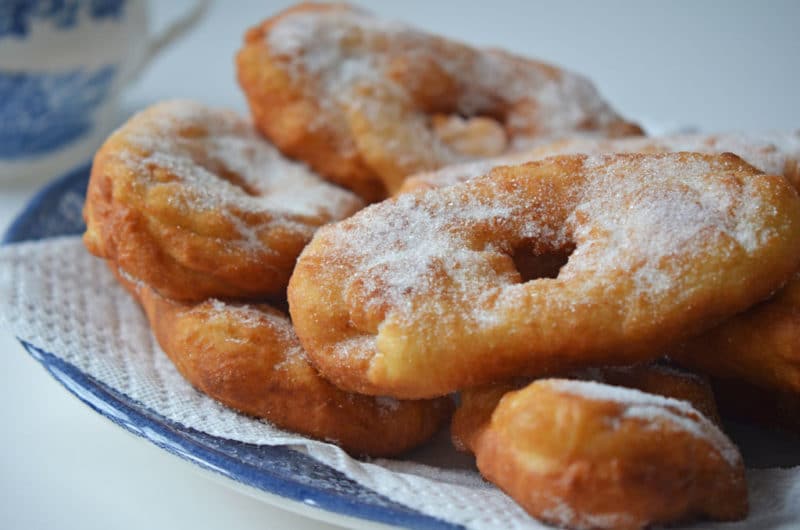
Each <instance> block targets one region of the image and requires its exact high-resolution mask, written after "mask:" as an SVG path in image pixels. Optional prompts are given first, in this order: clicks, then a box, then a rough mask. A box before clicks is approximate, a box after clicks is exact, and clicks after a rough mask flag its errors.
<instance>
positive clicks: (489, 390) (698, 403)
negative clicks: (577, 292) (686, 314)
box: [450, 363, 721, 452]
mask: <svg viewBox="0 0 800 530" xmlns="http://www.w3.org/2000/svg"><path fill="white" fill-rule="evenodd" d="M567 377H568V378H570V379H572V378H575V379H580V380H585V381H596V382H599V383H605V384H608V385H613V386H621V387H625V388H634V389H636V390H640V391H642V392H647V393H648V394H656V395H659V396H664V397H669V398H673V399H678V400H681V401H686V402H688V403H690V404H691V405H692V406H693V407H694V408H695V409H696V410H697V411H698V412H700V413H701V414H702V415H703V416H705V417H706V418H708V419H709V420H711V421H712V422H713V423H714V424H715V425H721V420H720V417H719V413H718V411H717V404H716V400H715V399H714V393H713V391H712V390H711V385H710V384H709V382H708V381H707V380H706V379H705V378H703V377H702V376H699V375H697V374H694V373H692V372H688V371H686V370H681V369H679V368H676V367H673V366H669V365H666V364H662V363H645V364H636V365H633V366H604V367H597V368H587V369H585V370H581V371H578V372H573V373H570V374H567ZM530 383H531V380H530V379H525V378H521V379H515V380H512V381H507V382H504V383H496V384H493V385H487V386H483V387H477V388H470V389H466V390H462V391H461V392H460V395H459V397H460V402H459V406H458V408H457V409H456V412H455V414H453V419H452V422H451V424H450V434H451V438H452V441H453V445H454V446H455V447H456V449H458V450H459V451H468V452H474V449H473V448H474V446H475V442H476V440H477V438H478V437H479V436H480V435H481V433H482V432H483V430H484V429H485V428H486V427H487V426H488V425H489V422H490V421H491V417H492V413H493V412H494V409H495V408H497V404H498V403H499V402H500V400H501V399H502V398H503V396H504V395H505V394H507V393H509V392H511V391H514V390H519V389H520V388H523V387H525V386H527V385H528V384H530Z"/></svg>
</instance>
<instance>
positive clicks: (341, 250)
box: [289, 153, 800, 398]
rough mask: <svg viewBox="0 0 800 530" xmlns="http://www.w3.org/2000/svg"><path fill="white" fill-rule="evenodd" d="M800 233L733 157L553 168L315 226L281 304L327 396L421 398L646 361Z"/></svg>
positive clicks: (782, 200)
mask: <svg viewBox="0 0 800 530" xmlns="http://www.w3.org/2000/svg"><path fill="white" fill-rule="evenodd" d="M799 238H800V200H799V199H798V197H797V194H796V193H795V191H794V190H793V189H792V188H791V187H790V186H789V185H788V184H787V182H786V180H785V179H783V178H782V177H780V176H770V175H764V174H762V173H760V172H759V171H758V170H756V169H755V168H753V167H752V166H750V165H748V164H746V163H745V162H743V161H742V160H741V159H740V158H738V157H736V156H734V155H731V154H723V155H716V156H712V155H701V154H695V153H676V154H655V155H641V154H639V155H634V154H630V155H622V154H620V155H609V156H594V157H587V156H584V155H574V156H563V157H555V158H550V159H547V160H544V161H540V162H535V163H530V164H526V165H521V166H516V167H501V168H497V169H495V170H494V171H493V172H492V173H490V174H489V175H488V176H486V177H483V178H478V179H474V180H472V181H470V182H467V183H463V184H460V185H456V186H451V187H447V188H441V189H437V190H431V191H428V192H424V193H415V194H405V195H400V196H398V197H396V198H394V199H390V200H387V201H384V202H383V203H380V204H377V205H373V206H371V207H369V208H367V209H365V210H362V211H361V212H359V213H358V214H356V215H355V216H353V217H351V218H349V219H347V220H345V221H341V222H339V223H336V224H333V225H329V226H327V227H323V228H322V229H321V230H320V231H319V232H317V234H316V235H315V237H314V239H313V240H312V242H311V243H310V244H309V246H308V247H306V249H305V250H304V251H303V253H302V255H301V257H300V258H299V260H298V263H297V266H296V268H295V272H294V274H293V276H292V279H291V282H290V285H289V304H290V310H291V314H292V317H293V321H294V324H295V327H296V330H297V333H298V336H299V337H300V340H301V342H302V343H303V346H304V347H305V348H306V351H307V352H308V353H309V355H310V357H311V359H312V361H313V362H314V363H315V365H316V366H317V367H318V368H319V369H320V371H321V372H322V374H323V375H324V376H325V377H327V378H328V379H330V380H331V381H333V382H334V383H335V384H337V385H339V386H340V387H342V388H346V389H349V390H352V391H357V392H361V393H369V394H389V395H394V396H396V397H404V398H421V397H432V396H437V395H443V394H446V393H448V392H450V391H454V390H457V389H461V388H467V387H470V386H478V385H481V384H485V383H490V382H494V381H498V380H502V379H506V378H508V377H511V376H519V375H533V376H535V375H540V374H543V373H564V371H565V370H567V369H570V368H577V367H583V366H595V365H603V364H633V363H636V362H640V361H643V360H647V359H651V358H654V356H656V355H658V354H659V353H660V352H661V351H662V350H663V348H664V347H666V346H667V345H669V344H672V343H674V342H676V341H678V340H681V339H682V338H685V337H688V336H691V335H692V334H696V333H697V332H699V331H702V330H704V329H706V328H708V327H710V326H711V325H713V324H716V323H717V322H719V321H721V320H722V319H724V318H726V317H729V316H731V315H733V314H735V313H737V312H739V311H742V310H744V309H745V308H747V307H749V306H750V305H752V304H753V303H754V302H756V301H758V300H761V299H763V298H765V297H767V296H768V295H769V294H770V292H772V291H773V290H774V289H776V288H777V287H779V286H780V285H781V284H782V283H783V282H785V281H786V280H787V278H789V276H790V275H791V274H792V273H793V272H794V270H796V268H797V266H798V260H800V245H798V241H799V240H800V239H799ZM554 255H555V256H562V255H563V256H566V255H568V256H569V259H568V261H566V263H565V264H563V266H561V267H560V269H558V270H556V271H555V273H553V274H551V275H550V276H551V277H538V278H537V277H525V276H523V275H521V273H520V272H521V271H522V272H523V273H527V269H529V268H530V265H529V264H528V265H525V266H524V267H523V266H520V267H518V266H516V265H515V261H516V262H518V263H525V262H531V261H532V262H535V261H536V259H535V258H536V257H538V256H549V257H552V256H554ZM522 258H525V259H522ZM531 258H534V259H531ZM552 276H555V277H552ZM525 280H530V281H525Z"/></svg>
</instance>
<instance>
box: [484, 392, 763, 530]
mask: <svg viewBox="0 0 800 530" xmlns="http://www.w3.org/2000/svg"><path fill="white" fill-rule="evenodd" d="M474 451H475V455H476V460H477V465H478V469H480V471H481V474H483V476H484V477H486V478H487V479H488V480H490V481H491V482H493V483H495V484H496V485H497V486H499V487H500V488H501V489H503V490H504V491H505V492H506V493H508V494H509V495H510V496H511V497H513V498H514V500H516V501H517V502H518V503H519V504H520V506H522V507H523V508H524V509H525V510H526V511H527V512H528V513H530V514H531V515H532V516H533V517H536V518H537V519H541V520H543V521H546V522H548V523H551V524H555V525H558V526H561V527H568V528H576V529H606V528H608V529H615V530H628V529H630V530H633V529H639V528H643V527H644V526H647V525H650V524H653V523H668V522H675V521H679V520H685V519H689V518H694V517H707V518H711V519H720V520H735V519H741V518H744V517H745V516H746V515H747V510H748V507H747V487H746V484H745V477H744V466H743V463H742V458H741V456H740V454H739V451H738V449H737V448H736V446H735V445H733V443H731V441H730V440H729V439H728V438H727V437H726V436H725V435H724V434H723V433H722V432H721V431H720V430H719V429H718V428H717V427H716V426H715V425H714V424H713V423H712V422H711V421H709V420H708V419H706V418H705V417H704V416H703V415H702V414H700V413H699V412H697V411H696V410H695V409H694V408H693V407H692V406H691V405H689V404H688V403H686V402H685V401H679V400H676V399H671V398H665V397H662V396H656V395H653V394H646V393H644V392H640V391H638V390H632V389H627V388H620V387H614V386H610V385H605V384H601V383H595V382H590V381H574V380H566V379H545V380H539V381H536V382H534V383H532V384H531V385H529V386H528V387H526V388H524V389H523V390H520V391H517V392H511V393H509V394H507V395H505V396H504V397H503V398H502V400H501V401H500V404H499V405H498V406H497V408H496V409H495V411H494V413H493V414H492V418H491V421H490V423H489V425H488V427H486V428H485V429H484V430H483V431H482V432H481V433H480V435H479V436H477V438H476V439H475V440H474Z"/></svg>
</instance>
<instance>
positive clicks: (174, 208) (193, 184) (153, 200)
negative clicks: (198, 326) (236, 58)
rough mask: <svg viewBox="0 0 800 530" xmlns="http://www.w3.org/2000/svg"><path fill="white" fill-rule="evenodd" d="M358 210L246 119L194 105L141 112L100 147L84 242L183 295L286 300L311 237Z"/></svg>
mask: <svg viewBox="0 0 800 530" xmlns="http://www.w3.org/2000/svg"><path fill="white" fill-rule="evenodd" d="M361 206H363V203H362V202H361V201H360V200H359V199H358V198H357V197H356V196H355V195H353V194H352V193H350V192H347V191H345V190H342V189H338V188H336V187H334V186H332V185H330V184H328V183H326V182H324V181H323V180H321V179H320V178H319V177H317V176H316V175H315V174H313V173H311V172H310V171H309V170H308V169H307V168H305V167H304V166H302V165H300V164H297V163H294V162H290V161H289V160H287V159H285V158H283V157H282V156H281V155H280V154H279V153H278V152H277V151H276V150H275V149H274V148H273V147H272V146H271V145H269V144H268V143H267V142H265V141H264V140H263V139H261V138H260V137H259V136H258V134H257V133H256V132H255V130H254V129H253V128H252V126H251V125H250V124H249V122H248V121H247V120H244V119H242V118H239V117H238V116H236V115H235V114H233V113H231V112H227V111H219V110H214V109H210V108H207V107H205V106H203V105H199V104H196V103H191V102H183V101H171V102H166V103H160V104H158V105H154V106H153V107H151V108H149V109H147V110H145V111H143V112H141V113H139V114H137V115H136V116H134V117H133V118H131V119H130V120H129V121H128V122H127V123H126V124H125V125H123V126H122V127H121V128H120V129H119V130H117V131H116V132H115V133H114V134H112V135H111V137H110V138H109V139H108V140H107V141H106V142H105V144H104V145H103V147H101V149H100V150H99V151H98V152H97V155H96V156H95V159H94V164H93V166H92V174H91V178H90V181H89V188H88V191H87V199H86V205H85V208H84V217H85V219H86V224H87V229H86V233H85V235H84V242H85V244H86V246H87V248H88V249H89V251H90V252H92V253H93V254H95V255H97V256H99V257H102V258H105V259H108V260H111V261H113V262H115V263H116V264H117V266H118V267H120V268H122V269H123V270H124V271H126V272H127V273H129V274H131V275H132V276H134V277H136V278H140V279H142V280H143V281H145V282H146V283H148V284H149V285H152V286H153V287H154V288H155V289H156V290H157V291H158V292H159V293H161V294H163V295H165V296H167V297H169V298H173V299H178V300H195V301H197V300H203V299H205V298H208V297H210V296H228V297H241V298H263V297H265V296H276V295H282V294H283V291H284V289H285V288H286V284H287V283H288V281H289V275H290V274H291V271H292V268H293V267H294V262H295V260H296V258H297V255H298V254H299V253H300V251H301V250H302V248H303V247H304V246H305V244H306V243H307V242H308V241H309V240H310V239H311V236H312V234H313V233H314V231H315V230H316V229H317V228H318V227H319V226H321V225H323V224H325V223H327V222H330V221H332V220H336V219H341V218H344V217H346V216H348V215H350V214H352V213H353V212H355V211H356V210H358V209H359V208H361Z"/></svg>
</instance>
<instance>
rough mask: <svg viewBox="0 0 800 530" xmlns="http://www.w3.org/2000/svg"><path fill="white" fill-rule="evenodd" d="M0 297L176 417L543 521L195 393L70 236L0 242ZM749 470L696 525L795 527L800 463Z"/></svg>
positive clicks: (460, 476)
mask: <svg viewBox="0 0 800 530" xmlns="http://www.w3.org/2000/svg"><path fill="white" fill-rule="evenodd" d="M0 304H2V305H0V324H2V325H3V326H4V327H5V328H7V329H8V330H9V331H10V332H12V333H13V334H14V335H15V336H17V337H19V338H20V339H23V340H25V341H28V342H30V343H32V344H34V345H36V346H37V347H39V348H41V349H43V350H45V351H48V352H51V353H53V354H55V355H56V356H58V357H60V358H61V359H63V360H64V361H66V362H68V363H70V364H72V365H74V366H75V367H77V368H79V369H80V370H81V371H83V372H85V373H87V374H89V375H91V376H92V377H94V378H95V379H97V380H99V381H101V382H103V383H105V384H107V385H108V386H110V387H112V388H114V389H116V390H118V391H119V392H121V393H123V394H126V395H127V396H129V397H131V398H133V399H135V400H136V401H138V402H140V403H142V404H143V405H145V406H146V407H148V408H150V409H152V410H153V411H155V412H157V413H158V414H160V415H162V416H164V417H166V418H168V419H170V420H173V421H175V422H177V423H180V424H182V425H185V426H187V427H191V428H193V429H196V430H198V431H202V432H205V433H208V434H211V435H213V436H218V437H222V438H228V439H232V440H238V441H242V442H246V443H252V444H267V445H289V446H292V447H295V448H298V449H300V450H303V451H305V452H306V453H307V454H309V455H310V456H312V457H313V458H315V459H317V460H319V461H320V462H323V463H324V464H326V465H328V466H330V467H332V468H334V469H336V470H338V471H340V472H342V473H343V474H345V475H346V476H347V477H349V478H350V479H352V480H354V481H356V482H358V483H359V484H361V485H363V486H365V487H367V488H369V489H372V490H373V491H376V492H378V493H380V494H382V495H384V496H385V497H387V498H388V499H390V500H392V501H395V502H398V503H401V504H404V505H406V506H408V507H410V508H413V509H415V510H418V511H419V512H422V513H425V514H428V515H431V516H433V517H437V518H440V519H443V520H446V521H450V522H452V523H455V524H461V525H464V526H466V527H468V528H489V529H491V528H497V529H515V528H518V529H522V528H526V529H528V528H531V529H532V528H549V527H547V526H545V525H543V524H541V523H538V522H537V521H535V520H534V519H531V518H530V517H528V516H527V515H526V514H525V513H524V512H523V511H522V510H521V509H520V508H519V507H518V506H517V505H516V504H515V503H514V502H513V501H512V500H510V499H509V498H508V497H507V496H506V495H504V494H503V493H502V492H500V491H498V490H497V489H496V488H494V487H492V486H491V485H488V484H487V483H485V482H484V481H482V480H481V479H480V477H479V476H478V474H477V472H475V471H474V470H462V469H443V468H439V467H434V466H431V465H426V464H423V463H419V462H414V461H402V460H373V461H371V462H362V461H359V460H356V459H353V458H351V457H350V456H348V455H347V454H346V453H344V452H343V451H341V450H340V449H339V448H337V447H336V446H333V445H331V444H327V443H322V442H317V441H313V440H309V439H308V438H304V437H301V436H298V435H295V434H292V433H287V432H285V431H281V430H279V429H276V428H274V427H272V426H271V425H268V424H267V423H264V422H261V421H257V420H254V419H251V418H248V417H245V416H242V415H240V414H237V413H235V412H233V411H231V410H229V409H227V408H225V407H223V406H221V405H219V404H218V403H216V402H215V401H213V400H211V399H209V398H208V397H206V396H204V395H202V394H200V393H199V392H197V391H195V390H194V389H193V388H192V387H191V386H190V385H189V384H188V383H186V382H185V381H184V380H183V379H182V378H181V376H180V375H179V374H178V372H177V371H176V370H175V368H174V367H173V366H172V364H171V363H170V361H169V360H168V359H167V358H166V356H165V355H164V354H163V352H161V350H160V348H159V347H158V345H157V344H156V343H155V341H154V339H153V337H152V335H151V334H150V331H149V329H148V326H147V322H146V320H145V319H144V316H143V315H142V313H141V311H140V310H139V308H138V307H137V306H136V304H135V303H134V302H133V301H132V299H131V298H130V297H129V296H127V294H126V293H125V292H124V291H123V290H122V289H121V288H120V287H119V286H118V285H117V283H116V281H115V280H114V278H113V277H112V275H111V273H110V272H109V271H108V270H107V269H106V266H105V264H104V263H103V262H102V261H101V260H98V259H96V258H93V257H91V256H89V254H88V253H87V252H86V251H85V249H84V248H83V245H82V244H81V241H80V239H78V238H76V237H69V238H57V239H49V240H45V241H41V242H33V243H23V244H19V245H13V246H8V247H3V248H0ZM797 451H798V452H800V448H798V449H797ZM443 452H446V450H444V449H443ZM747 478H748V482H749V485H750V501H751V515H750V517H749V518H748V519H747V520H746V521H744V522H741V523H733V524H725V525H718V524H710V523H703V524H702V525H698V527H702V528H711V527H719V528H723V527H724V528H736V529H739V528H796V526H797V524H798V522H799V521H800V468H798V467H795V468H790V469H753V470H748V477H747Z"/></svg>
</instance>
